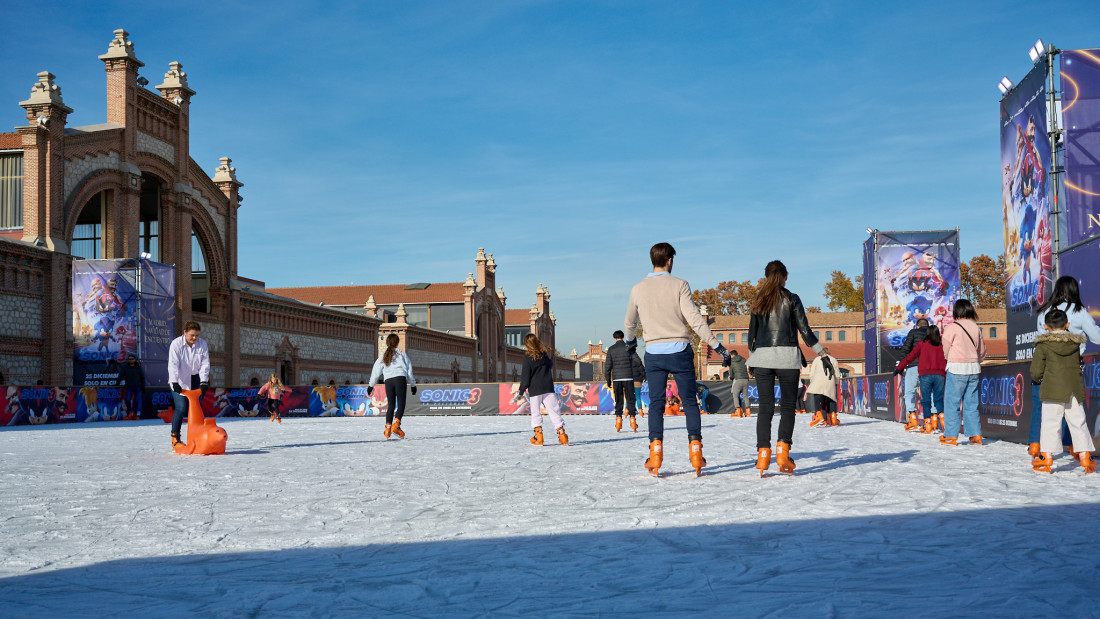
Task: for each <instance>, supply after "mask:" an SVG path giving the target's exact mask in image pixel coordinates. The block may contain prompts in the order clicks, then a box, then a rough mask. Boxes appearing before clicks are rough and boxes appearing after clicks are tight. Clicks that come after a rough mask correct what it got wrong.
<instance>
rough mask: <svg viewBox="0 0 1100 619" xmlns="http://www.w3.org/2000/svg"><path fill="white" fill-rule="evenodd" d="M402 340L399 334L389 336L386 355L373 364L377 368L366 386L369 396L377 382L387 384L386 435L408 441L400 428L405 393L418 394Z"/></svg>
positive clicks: (384, 434) (403, 411)
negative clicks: (409, 391)
mask: <svg viewBox="0 0 1100 619" xmlns="http://www.w3.org/2000/svg"><path fill="white" fill-rule="evenodd" d="M400 344H401V338H400V337H399V336H398V335H397V334H396V333H391V334H389V335H387V336H386V352H384V353H382V356H381V357H378V360H377V361H375V362H374V369H373V370H372V371H371V373H370V384H368V385H367V395H370V394H371V393H372V392H373V391H374V386H375V385H377V384H378V379H379V378H381V379H382V380H383V381H385V385H386V429H385V430H383V431H382V434H383V436H385V437H386V438H389V437H390V433H393V434H396V435H397V436H399V437H401V438H405V432H404V431H403V430H402V429H401V417H403V416H404V415H405V395H406V394H405V390H406V388H409V389H411V390H412V392H413V395H415V394H416V377H415V376H413V370H412V362H411V361H409V356H408V355H406V354H405V351H403V350H401V349H400V348H398V346H399V345H400Z"/></svg>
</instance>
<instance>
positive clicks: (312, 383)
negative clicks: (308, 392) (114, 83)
mask: <svg viewBox="0 0 1100 619" xmlns="http://www.w3.org/2000/svg"><path fill="white" fill-rule="evenodd" d="M309 384H311V385H314V386H316V385H319V384H320V383H318V382H317V379H316V378H314V379H313V381H311V382H310V383H309Z"/></svg>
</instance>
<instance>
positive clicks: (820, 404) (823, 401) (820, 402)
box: [780, 387, 836, 415]
mask: <svg viewBox="0 0 1100 619" xmlns="http://www.w3.org/2000/svg"><path fill="white" fill-rule="evenodd" d="M780 389H782V387H780ZM814 397H816V398H817V410H819V411H821V412H822V413H825V414H826V415H828V414H830V413H835V412H836V402H833V401H832V400H830V399H829V396H825V395H821V394H820V393H819V394H816V395H815V396H814Z"/></svg>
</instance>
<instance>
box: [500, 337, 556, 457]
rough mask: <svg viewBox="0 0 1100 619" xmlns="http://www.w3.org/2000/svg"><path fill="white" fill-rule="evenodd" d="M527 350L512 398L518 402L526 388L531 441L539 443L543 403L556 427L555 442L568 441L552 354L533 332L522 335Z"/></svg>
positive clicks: (540, 440)
mask: <svg viewBox="0 0 1100 619" xmlns="http://www.w3.org/2000/svg"><path fill="white" fill-rule="evenodd" d="M523 345H524V347H525V348H527V354H526V355H524V356H523V369H522V370H521V371H520V379H519V391H518V392H517V393H516V395H515V397H513V398H512V402H513V403H514V402H518V401H519V399H520V398H522V397H523V393H524V392H525V391H526V392H527V396H528V401H529V402H530V404H531V427H532V428H533V429H534V430H535V435H534V436H532V437H531V444H532V445H542V411H541V409H542V407H544V406H545V407H546V412H547V413H549V414H550V421H552V422H553V423H554V427H555V428H556V429H557V431H558V442H559V443H561V444H562V445H568V444H569V437H568V436H566V435H565V420H563V419H562V418H561V402H560V401H559V400H558V394H557V393H556V392H555V390H554V357H553V356H552V355H551V354H550V351H549V350H548V349H547V348H546V346H545V345H544V344H543V343H542V342H540V341H539V338H538V337H537V336H536V335H535V334H534V333H528V334H527V335H525V336H524V337H523Z"/></svg>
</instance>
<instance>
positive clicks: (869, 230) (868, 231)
mask: <svg viewBox="0 0 1100 619" xmlns="http://www.w3.org/2000/svg"><path fill="white" fill-rule="evenodd" d="M874 233H875V231H874V230H872V229H870V228H867V234H874Z"/></svg>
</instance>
